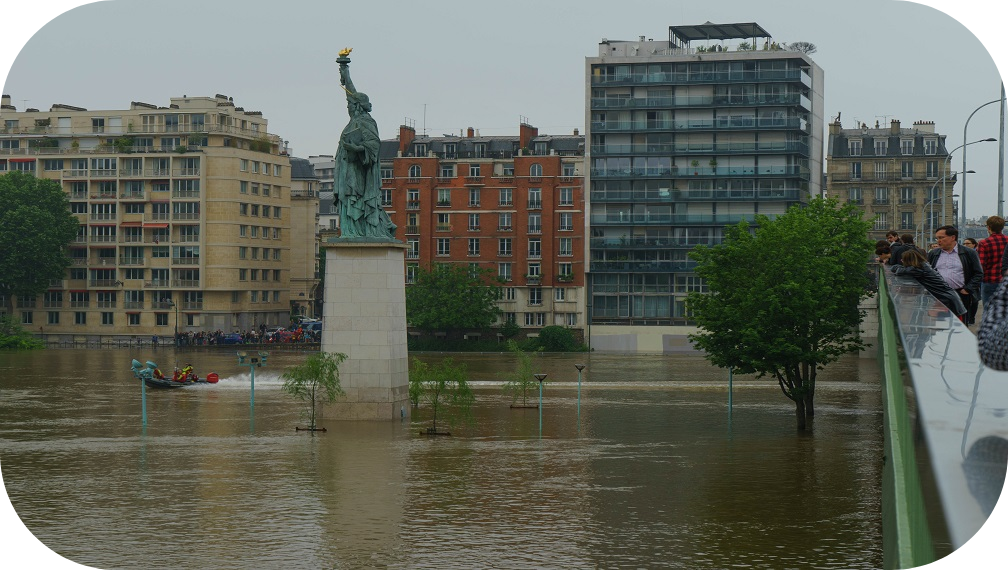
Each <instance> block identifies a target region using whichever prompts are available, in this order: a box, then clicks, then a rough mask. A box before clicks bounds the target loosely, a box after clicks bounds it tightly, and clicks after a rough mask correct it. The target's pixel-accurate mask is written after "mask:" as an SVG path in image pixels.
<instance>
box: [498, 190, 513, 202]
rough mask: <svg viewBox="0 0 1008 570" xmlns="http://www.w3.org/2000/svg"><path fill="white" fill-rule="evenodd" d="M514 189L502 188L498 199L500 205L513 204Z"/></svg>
mask: <svg viewBox="0 0 1008 570" xmlns="http://www.w3.org/2000/svg"><path fill="white" fill-rule="evenodd" d="M512 195H513V189H512V188H501V189H500V197H499V199H498V201H497V203H498V205H500V206H510V205H512V204H513V200H512Z"/></svg>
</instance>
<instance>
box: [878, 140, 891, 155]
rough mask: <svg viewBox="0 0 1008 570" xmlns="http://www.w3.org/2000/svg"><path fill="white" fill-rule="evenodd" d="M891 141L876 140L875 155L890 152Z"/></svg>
mask: <svg viewBox="0 0 1008 570" xmlns="http://www.w3.org/2000/svg"><path fill="white" fill-rule="evenodd" d="M888 151H889V141H887V140H885V139H879V140H876V141H875V156H885V155H887V154H889V152H888Z"/></svg>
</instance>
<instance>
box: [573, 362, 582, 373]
mask: <svg viewBox="0 0 1008 570" xmlns="http://www.w3.org/2000/svg"><path fill="white" fill-rule="evenodd" d="M584 367H585V365H584V364H575V365H574V368H577V370H578V372H581V371H582V370H584Z"/></svg>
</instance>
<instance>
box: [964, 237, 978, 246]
mask: <svg viewBox="0 0 1008 570" xmlns="http://www.w3.org/2000/svg"><path fill="white" fill-rule="evenodd" d="M963 245H965V246H966V247H968V248H970V249H976V248H977V240H975V239H973V238H966V239H964V240H963Z"/></svg>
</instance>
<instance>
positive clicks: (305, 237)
mask: <svg viewBox="0 0 1008 570" xmlns="http://www.w3.org/2000/svg"><path fill="white" fill-rule="evenodd" d="M290 177H291V191H290V198H291V200H290V202H291V205H290V213H291V215H290V223H291V227H290V240H291V250H290V303H291V315H292V316H294V315H299V316H302V317H312V318H317V317H320V316H321V315H317V314H316V311H315V308H316V301H317V300H318V299H321V298H322V296H323V294H322V293H323V292H322V291H320V290H318V285H319V242H318V239H319V231H318V227H319V186H320V181H319V178H318V177H317V176H316V174H315V169H314V167H313V166H312V164H311V162H309V161H308V160H306V159H304V158H297V157H293V156H292V157H290Z"/></svg>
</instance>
